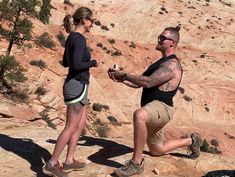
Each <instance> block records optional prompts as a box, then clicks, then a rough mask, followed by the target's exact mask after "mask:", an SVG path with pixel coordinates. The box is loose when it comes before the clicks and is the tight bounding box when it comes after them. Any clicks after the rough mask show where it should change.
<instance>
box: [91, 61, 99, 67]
mask: <svg viewBox="0 0 235 177" xmlns="http://www.w3.org/2000/svg"><path fill="white" fill-rule="evenodd" d="M91 63H92V66H93V67H95V68H98V67H99V66H100V62H99V61H97V60H94V59H93V60H91Z"/></svg>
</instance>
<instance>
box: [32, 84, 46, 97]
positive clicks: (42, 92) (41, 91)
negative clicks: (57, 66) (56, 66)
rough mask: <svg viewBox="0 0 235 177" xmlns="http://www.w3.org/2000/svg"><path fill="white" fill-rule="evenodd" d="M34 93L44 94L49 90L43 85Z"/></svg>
mask: <svg viewBox="0 0 235 177" xmlns="http://www.w3.org/2000/svg"><path fill="white" fill-rule="evenodd" d="M34 93H35V94H37V95H38V96H43V95H45V94H46V93H47V90H46V89H45V88H44V87H43V86H40V87H38V88H37V89H36V91H35V92H34Z"/></svg>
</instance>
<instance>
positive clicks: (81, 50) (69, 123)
mask: <svg viewBox="0 0 235 177" xmlns="http://www.w3.org/2000/svg"><path fill="white" fill-rule="evenodd" d="M71 18H73V23H71ZM93 21H94V20H93V19H92V11H91V10H90V9H88V8H87V7H80V8H78V9H77V10H76V11H75V13H74V14H73V16H70V15H67V16H66V17H65V18H64V26H65V29H66V31H67V32H68V33H70V34H69V36H68V38H67V40H66V43H65V51H64V56H63V66H64V67H68V68H69V72H68V76H67V78H66V80H65V82H64V86H63V95H64V101H65V104H66V105H67V115H66V116H67V119H66V125H65V127H64V129H63V131H62V132H61V134H60V135H59V137H58V139H57V142H56V145H55V149H54V151H53V154H52V156H51V159H50V160H49V161H48V162H47V163H46V165H45V166H44V169H43V171H44V173H46V174H48V175H54V176H58V177H67V176H68V174H67V173H66V172H67V171H71V170H82V169H83V168H84V167H85V166H86V163H85V162H82V161H81V160H80V161H79V160H75V159H74V151H75V148H76V145H77V142H78V139H79V137H80V135H81V132H82V130H83V129H84V127H85V124H86V103H87V92H88V84H89V77H90V74H89V69H90V68H91V67H98V65H99V64H98V62H97V61H96V60H91V55H90V52H89V50H88V48H87V45H86V38H85V37H84V34H85V33H87V32H89V31H90V29H91V28H92V24H93ZM72 28H73V29H72ZM67 144H68V150H67V155H66V159H65V162H64V163H63V167H61V166H60V164H59V162H58V159H59V156H60V154H61V152H62V151H63V149H64V147H65V146H66V145H67Z"/></svg>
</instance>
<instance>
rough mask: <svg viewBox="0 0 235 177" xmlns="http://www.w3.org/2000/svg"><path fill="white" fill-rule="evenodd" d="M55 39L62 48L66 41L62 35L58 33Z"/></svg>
mask: <svg viewBox="0 0 235 177" xmlns="http://www.w3.org/2000/svg"><path fill="white" fill-rule="evenodd" d="M56 37H57V39H58V41H59V42H60V45H61V47H64V46H65V41H66V39H65V36H64V34H63V33H62V32H61V31H60V33H59V34H58V35H57V36H56Z"/></svg>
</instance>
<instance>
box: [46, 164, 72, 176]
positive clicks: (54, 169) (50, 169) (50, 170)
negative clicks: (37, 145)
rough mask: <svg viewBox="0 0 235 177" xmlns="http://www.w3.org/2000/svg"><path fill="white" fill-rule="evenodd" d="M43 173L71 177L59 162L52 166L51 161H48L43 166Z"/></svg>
mask: <svg viewBox="0 0 235 177" xmlns="http://www.w3.org/2000/svg"><path fill="white" fill-rule="evenodd" d="M43 173H44V174H46V175H48V176H56V177H69V175H68V173H65V172H64V170H63V168H62V166H61V165H60V164H59V162H57V164H55V165H54V166H52V165H51V164H50V163H49V162H46V164H45V165H44V166H43Z"/></svg>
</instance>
